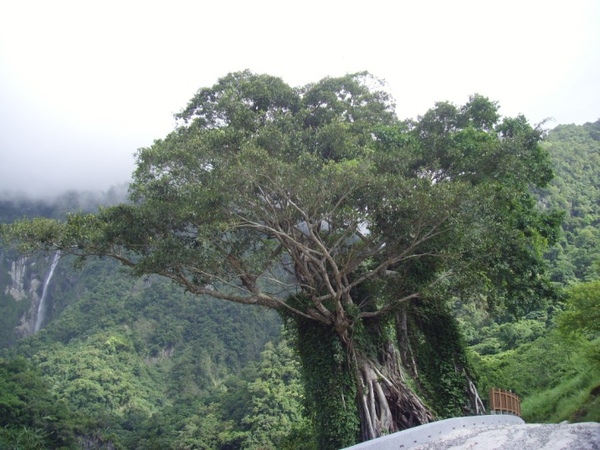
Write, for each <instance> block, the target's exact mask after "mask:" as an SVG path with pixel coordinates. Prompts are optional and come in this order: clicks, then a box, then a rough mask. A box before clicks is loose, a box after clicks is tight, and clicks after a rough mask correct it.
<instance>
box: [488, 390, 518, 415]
mask: <svg viewBox="0 0 600 450" xmlns="http://www.w3.org/2000/svg"><path fill="white" fill-rule="evenodd" d="M490 414H514V415H516V416H519V417H521V399H520V398H519V397H518V395H516V394H513V393H512V392H510V391H505V390H504V389H496V388H491V389H490Z"/></svg>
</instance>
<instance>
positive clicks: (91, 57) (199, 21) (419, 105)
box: [0, 0, 600, 195]
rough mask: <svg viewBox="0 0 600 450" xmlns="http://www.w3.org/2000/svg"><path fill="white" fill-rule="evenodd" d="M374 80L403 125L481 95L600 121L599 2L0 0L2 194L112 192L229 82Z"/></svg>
mask: <svg viewBox="0 0 600 450" xmlns="http://www.w3.org/2000/svg"><path fill="white" fill-rule="evenodd" d="M243 69H251V70H252V71H254V72H258V73H269V74H271V75H276V76H280V77H282V78H283V79H284V80H285V81H286V82H287V83H289V84H291V85H293V86H299V85H304V84H306V83H309V82H313V81H318V80H319V79H321V78H323V77H325V76H339V75H344V74H346V73H349V72H354V71H359V70H368V71H370V72H371V73H373V74H374V75H376V76H378V77H380V78H384V79H385V80H386V81H387V82H388V84H389V86H390V89H391V91H392V93H393V95H394V97H395V98H396V101H397V104H398V115H399V116H400V117H401V118H409V117H416V116H417V115H419V114H423V113H424V112H425V111H426V110H427V109H428V108H429V107H431V106H433V103H434V102H436V101H440V100H449V101H452V102H454V103H457V104H462V103H464V102H465V101H466V100H467V99H468V96H469V95H470V94H473V93H480V94H483V95H486V96H488V97H490V98H491V99H492V100H497V101H499V102H500V105H501V112H502V113H503V114H504V115H507V116H512V115H515V114H518V113H523V114H525V115H526V116H527V117H528V118H529V119H530V121H531V122H533V123H537V122H540V121H542V120H543V119H545V118H548V117H552V118H554V119H555V120H554V122H551V123H550V124H549V126H551V127H552V126H555V125H557V124H559V123H577V124H582V123H585V122H591V121H595V120H597V119H598V118H600V1H598V0H570V1H568V2H567V1H554V0H545V1H537V0H502V1H498V0H485V1H484V0H473V1H466V0H457V1H451V0H439V1H436V0H430V1H427V0H419V1H418V0H411V1H401V0H395V1H378V0H369V1H362V2H358V1H352V0H345V1H328V0H320V1H314V0H302V1H297V0H288V1H285V0H279V1H261V0H252V1H250V0H246V1H241V0H240V1H237V0H234V1H227V0H220V1H218V2H217V1H214V0H213V1H210V2H208V1H201V0H196V1H177V0H169V1H149V0H147V1H133V0H132V1H127V0H119V1H107V0H104V1H85V0H76V1H61V0H52V1H47V0H43V1H27V0H19V1H16V0H0V194H1V193H3V192H6V191H23V192H28V193H31V194H35V195H39V194H48V193H55V192H59V191H63V190H67V189H71V188H76V189H99V190H106V189H107V188H109V187H110V186H111V185H114V184H118V183H123V182H126V181H128V180H129V178H130V174H131V172H132V171H133V168H134V153H135V151H136V149H138V148H139V147H144V146H148V145H150V144H151V143H152V142H153V140H154V139H158V138H161V137H163V136H164V135H165V134H166V133H168V132H169V131H170V130H172V129H173V125H174V120H173V113H176V112H178V111H179V110H180V109H182V108H183V107H184V106H185V104H186V103H187V101H188V100H189V99H190V98H191V97H192V95H193V94H194V92H195V91H196V90H197V89H198V88H200V87H204V86H211V85H213V84H214V83H215V82H216V81H217V79H218V78H219V77H221V76H224V75H226V74H227V73H228V72H231V71H236V70H243Z"/></svg>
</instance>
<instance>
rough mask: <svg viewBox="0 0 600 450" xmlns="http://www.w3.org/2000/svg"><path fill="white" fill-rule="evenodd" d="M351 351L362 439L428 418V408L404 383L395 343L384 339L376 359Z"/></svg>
mask: <svg viewBox="0 0 600 450" xmlns="http://www.w3.org/2000/svg"><path fill="white" fill-rule="evenodd" d="M352 353H354V364H355V367H356V377H357V388H358V389H357V394H358V398H357V400H358V409H359V414H360V423H361V440H362V441H366V440H369V439H374V438H376V437H379V436H382V435H386V434H389V433H394V432H396V431H401V430H404V429H407V428H411V427H414V426H417V425H422V424H425V423H428V422H431V421H432V420H433V419H434V417H433V414H432V413H431V411H430V410H429V408H427V406H425V404H424V403H423V402H422V401H421V399H420V398H419V397H418V396H417V395H416V394H415V393H414V392H413V391H412V390H411V389H410V388H409V387H408V386H407V384H406V382H405V380H404V377H403V374H402V368H401V366H400V359H399V354H398V351H397V350H396V348H395V347H394V345H393V344H392V343H391V342H389V343H386V348H385V349H383V350H382V352H381V354H380V355H379V358H378V360H377V361H376V360H373V359H372V358H368V357H366V356H365V355H362V354H359V353H356V352H354V351H353V352H352Z"/></svg>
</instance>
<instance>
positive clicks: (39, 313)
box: [33, 251, 60, 333]
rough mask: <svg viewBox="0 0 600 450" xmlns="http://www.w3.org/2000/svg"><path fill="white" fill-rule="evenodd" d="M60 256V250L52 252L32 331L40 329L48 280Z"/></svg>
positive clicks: (44, 310)
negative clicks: (52, 256)
mask: <svg viewBox="0 0 600 450" xmlns="http://www.w3.org/2000/svg"><path fill="white" fill-rule="evenodd" d="M59 258H60V251H58V252H56V253H55V254H54V259H53V260H52V265H51V266H50V271H49V272H48V276H47V277H46V281H44V288H43V289H42V298H41V299H40V304H39V305H38V310H37V315H36V317H35V326H34V328H33V332H34V333H37V332H38V331H40V328H41V327H42V322H43V321H44V319H45V316H46V296H47V294H48V286H49V285H50V280H51V279H52V275H54V269H55V268H56V265H57V264H58V259H59Z"/></svg>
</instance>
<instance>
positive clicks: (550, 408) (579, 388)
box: [521, 372, 600, 423]
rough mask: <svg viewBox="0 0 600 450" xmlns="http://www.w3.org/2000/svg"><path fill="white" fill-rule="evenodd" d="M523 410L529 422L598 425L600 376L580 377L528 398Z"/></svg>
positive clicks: (579, 375)
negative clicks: (564, 421) (590, 423)
mask: <svg viewBox="0 0 600 450" xmlns="http://www.w3.org/2000/svg"><path fill="white" fill-rule="evenodd" d="M521 406H522V414H523V419H524V420H525V421H526V422H531V423H556V422H562V421H563V420H568V421H569V422H589V421H592V422H598V421H600V375H599V374H596V373H594V372H587V373H580V374H578V375H577V376H576V377H574V378H571V379H569V380H566V381H564V382H563V383H561V384H559V385H558V386H556V387H554V388H552V389H549V390H545V391H542V392H539V393H537V394H534V395H531V396H528V397H526V398H525V399H524V400H523V403H522V405H521Z"/></svg>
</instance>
